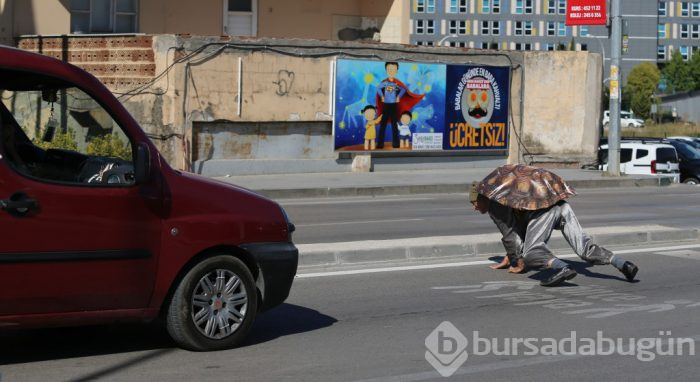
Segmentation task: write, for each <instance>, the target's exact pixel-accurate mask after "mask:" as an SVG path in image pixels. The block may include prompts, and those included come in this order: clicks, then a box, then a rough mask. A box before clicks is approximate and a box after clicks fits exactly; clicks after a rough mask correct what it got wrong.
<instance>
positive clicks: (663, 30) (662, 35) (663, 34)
mask: <svg viewBox="0 0 700 382" xmlns="http://www.w3.org/2000/svg"><path fill="white" fill-rule="evenodd" d="M657 30H658V36H659V38H666V24H659V26H658V28H657Z"/></svg>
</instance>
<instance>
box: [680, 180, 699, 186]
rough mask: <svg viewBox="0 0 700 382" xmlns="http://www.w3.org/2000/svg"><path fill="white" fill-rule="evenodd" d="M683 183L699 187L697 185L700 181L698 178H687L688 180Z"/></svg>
mask: <svg viewBox="0 0 700 382" xmlns="http://www.w3.org/2000/svg"><path fill="white" fill-rule="evenodd" d="M683 183H685V184H695V185H697V184H700V181H698V179H697V178H686V179H685V180H684V181H683Z"/></svg>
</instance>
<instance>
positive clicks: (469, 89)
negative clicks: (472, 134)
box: [461, 77, 493, 128]
mask: <svg viewBox="0 0 700 382" xmlns="http://www.w3.org/2000/svg"><path fill="white" fill-rule="evenodd" d="M461 104H462V115H463V117H464V120H465V121H466V122H467V123H469V124H470V125H471V126H473V127H475V128H478V127H480V124H481V123H486V122H488V121H489V119H491V115H492V114H493V89H492V88H491V84H490V83H489V82H488V80H486V79H485V78H481V77H474V78H471V79H470V80H469V81H467V84H466V88H465V91H464V92H463V93H462V99H461Z"/></svg>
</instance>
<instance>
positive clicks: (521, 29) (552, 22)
mask: <svg viewBox="0 0 700 382" xmlns="http://www.w3.org/2000/svg"><path fill="white" fill-rule="evenodd" d="M411 1H412V4H411V22H410V28H411V36H410V42H411V43H412V44H416V45H444V46H445V45H446V46H460V47H469V48H477V49H498V50H539V51H552V50H588V51H592V52H596V53H602V54H603V58H604V62H605V77H606V78H607V76H608V73H609V67H610V39H609V33H610V32H609V27H608V26H567V25H566V3H567V2H566V0H411ZM619 1H621V12H622V18H623V24H624V26H623V36H624V37H623V56H622V62H621V71H622V75H623V80H624V78H626V75H627V74H628V73H629V72H630V71H631V70H632V68H633V67H634V66H636V65H638V64H640V63H642V62H651V63H658V64H661V65H663V63H664V62H666V61H668V60H670V58H671V55H672V54H673V52H674V51H680V53H681V55H682V56H683V58H684V59H686V60H688V59H690V58H691V57H692V55H693V53H694V51H697V50H698V49H700V1H654V0H648V1H646V0H645V1H640V0H634V1H628V0H619ZM609 7H610V1H608V12H607V14H608V15H610V10H609ZM695 54H700V53H698V52H695Z"/></svg>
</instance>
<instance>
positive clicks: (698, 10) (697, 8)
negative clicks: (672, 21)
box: [692, 1, 700, 17]
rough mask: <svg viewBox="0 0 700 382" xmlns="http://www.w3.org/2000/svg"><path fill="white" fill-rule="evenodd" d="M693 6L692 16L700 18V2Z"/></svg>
mask: <svg viewBox="0 0 700 382" xmlns="http://www.w3.org/2000/svg"><path fill="white" fill-rule="evenodd" d="M692 5H693V8H692V16H693V17H700V2H698V1H696V2H694V3H693V4H692Z"/></svg>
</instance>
